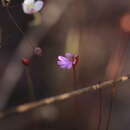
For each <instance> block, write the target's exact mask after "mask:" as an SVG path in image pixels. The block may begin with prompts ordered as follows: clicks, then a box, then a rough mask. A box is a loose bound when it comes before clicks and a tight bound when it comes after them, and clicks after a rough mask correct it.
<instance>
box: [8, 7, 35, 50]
mask: <svg viewBox="0 0 130 130" xmlns="http://www.w3.org/2000/svg"><path fill="white" fill-rule="evenodd" d="M10 8H11V7H10ZM6 11H7V13H8V15H9V17H10V19H11V21H12V22H13V23H14V25H15V26H16V27H17V29H18V31H19V32H20V33H21V34H22V35H25V33H24V31H23V30H22V28H21V27H20V26H19V25H18V24H17V22H16V20H15V18H14V17H13V15H12V14H11V12H10V10H9V7H6ZM27 42H28V43H30V45H31V47H32V48H34V45H33V44H32V41H27Z"/></svg>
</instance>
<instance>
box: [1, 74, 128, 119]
mask: <svg viewBox="0 0 130 130" xmlns="http://www.w3.org/2000/svg"><path fill="white" fill-rule="evenodd" d="M128 79H130V75H126V76H122V77H120V78H118V79H116V80H109V81H105V82H102V83H100V84H96V85H92V86H88V87H85V88H81V89H78V90H75V91H72V92H68V93H64V94H61V95H58V96H54V97H50V98H46V99H42V100H40V101H37V102H31V103H27V104H23V105H19V106H17V107H15V108H12V109H9V110H8V111H3V112H0V119H3V118H5V117H8V116H10V115H13V114H20V113H23V112H26V111H29V110H33V109H36V108H38V107H41V106H45V105H49V104H52V103H56V102H59V101H64V100H66V99H70V98H72V97H76V96H79V95H81V94H84V93H87V92H89V91H94V90H99V89H101V88H106V87H110V86H112V85H113V84H115V83H116V84H117V83H121V82H125V81H127V80H128Z"/></svg>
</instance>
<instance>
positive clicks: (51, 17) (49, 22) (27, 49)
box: [0, 0, 73, 109]
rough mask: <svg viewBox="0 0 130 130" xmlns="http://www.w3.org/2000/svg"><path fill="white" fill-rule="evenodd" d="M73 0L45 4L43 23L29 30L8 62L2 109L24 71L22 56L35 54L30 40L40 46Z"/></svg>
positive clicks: (1, 88) (0, 87) (0, 88)
mask: <svg viewBox="0 0 130 130" xmlns="http://www.w3.org/2000/svg"><path fill="white" fill-rule="evenodd" d="M72 1H73V0H55V1H54V0H50V1H48V3H47V4H46V5H45V8H44V9H43V12H42V20H43V23H42V24H41V25H39V26H37V27H35V28H32V29H30V30H29V31H28V33H27V34H26V36H25V37H24V39H23V40H22V41H21V43H20V45H19V46H18V48H17V49H16V52H15V54H14V57H13V58H12V60H11V62H10V63H9V64H8V66H7V68H6V70H5V73H4V75H3V78H2V79H1V81H0V109H3V108H4V106H5V105H6V103H7V101H8V99H9V97H10V95H11V93H12V90H13V88H14V87H15V85H16V83H17V82H18V80H19V79H20V76H21V74H22V72H23V69H24V68H23V67H24V66H23V65H22V64H21V58H23V57H28V58H31V56H32V55H33V48H32V45H30V42H28V41H31V44H33V47H35V46H38V43H39V41H40V40H41V39H42V38H43V37H44V36H45V34H46V33H47V32H48V31H49V30H50V29H51V27H52V26H54V25H55V24H56V22H57V21H58V20H59V18H60V17H61V15H62V13H63V12H64V11H65V10H66V8H67V7H68V5H69V4H70V3H71V2H72Z"/></svg>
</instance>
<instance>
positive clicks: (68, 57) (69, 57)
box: [57, 53, 79, 69]
mask: <svg viewBox="0 0 130 130" xmlns="http://www.w3.org/2000/svg"><path fill="white" fill-rule="evenodd" d="M78 61H79V56H78V55H74V54H71V53H65V56H58V61H57V65H59V67H60V68H63V69H71V68H72V67H75V66H76V65H77V63H78Z"/></svg>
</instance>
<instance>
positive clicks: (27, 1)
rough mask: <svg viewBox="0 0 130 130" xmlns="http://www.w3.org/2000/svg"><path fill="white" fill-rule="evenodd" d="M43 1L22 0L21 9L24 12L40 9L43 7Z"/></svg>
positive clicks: (33, 11) (31, 12)
mask: <svg viewBox="0 0 130 130" xmlns="http://www.w3.org/2000/svg"><path fill="white" fill-rule="evenodd" d="M43 5H44V3H43V1H41V0H37V1H35V0H24V2H23V4H22V7H23V11H24V13H26V14H33V13H36V12H38V11H40V10H41V9H42V7H43Z"/></svg>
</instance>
